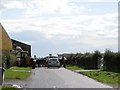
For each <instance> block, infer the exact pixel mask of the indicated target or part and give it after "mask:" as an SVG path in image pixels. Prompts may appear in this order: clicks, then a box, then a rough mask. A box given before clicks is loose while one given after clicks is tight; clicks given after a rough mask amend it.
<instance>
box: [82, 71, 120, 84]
mask: <svg viewBox="0 0 120 90" xmlns="http://www.w3.org/2000/svg"><path fill="white" fill-rule="evenodd" d="M80 74H83V75H86V76H88V77H90V78H93V79H95V80H97V81H99V82H102V83H106V84H113V85H117V84H118V83H119V79H120V78H119V76H120V73H115V72H108V71H96V72H93V71H89V72H80Z"/></svg>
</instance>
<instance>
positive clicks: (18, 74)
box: [4, 67, 31, 80]
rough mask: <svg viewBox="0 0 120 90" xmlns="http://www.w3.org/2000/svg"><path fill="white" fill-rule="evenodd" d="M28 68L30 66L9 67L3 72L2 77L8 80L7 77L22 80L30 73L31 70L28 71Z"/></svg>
mask: <svg viewBox="0 0 120 90" xmlns="http://www.w3.org/2000/svg"><path fill="white" fill-rule="evenodd" d="M15 70H16V71H15ZM23 70H24V71H23ZM30 70H31V68H26V67H11V68H10V69H7V70H5V72H4V75H5V78H4V79H5V80H8V79H20V80H24V79H26V78H27V77H28V76H29V75H30V74H31V72H28V71H30Z"/></svg>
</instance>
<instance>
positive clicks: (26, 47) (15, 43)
mask: <svg viewBox="0 0 120 90" xmlns="http://www.w3.org/2000/svg"><path fill="white" fill-rule="evenodd" d="M11 41H12V45H13V49H14V50H15V49H16V47H17V46H19V47H21V49H22V50H23V51H28V56H30V57H31V45H28V44H26V43H23V42H20V41H17V40H14V39H11Z"/></svg>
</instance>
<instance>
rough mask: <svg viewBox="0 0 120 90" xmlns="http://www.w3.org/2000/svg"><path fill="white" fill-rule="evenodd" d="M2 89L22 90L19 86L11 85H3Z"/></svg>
mask: <svg viewBox="0 0 120 90" xmlns="http://www.w3.org/2000/svg"><path fill="white" fill-rule="evenodd" d="M1 90H20V89H19V88H15V87H13V86H11V85H7V86H3V87H2V89H1Z"/></svg>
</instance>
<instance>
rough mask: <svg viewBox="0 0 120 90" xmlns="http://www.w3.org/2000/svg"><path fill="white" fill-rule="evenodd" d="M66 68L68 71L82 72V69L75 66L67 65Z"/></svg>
mask: <svg viewBox="0 0 120 90" xmlns="http://www.w3.org/2000/svg"><path fill="white" fill-rule="evenodd" d="M66 68H67V69H69V70H84V69H83V68H80V67H78V66H75V65H74V66H72V65H68V66H66Z"/></svg>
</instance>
